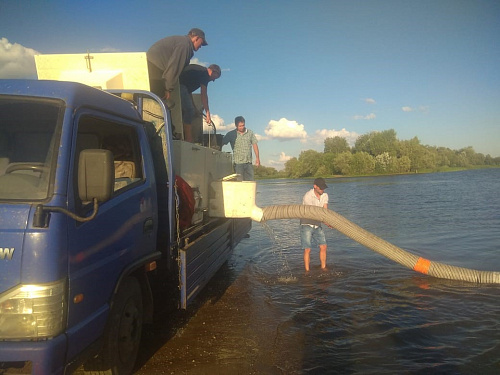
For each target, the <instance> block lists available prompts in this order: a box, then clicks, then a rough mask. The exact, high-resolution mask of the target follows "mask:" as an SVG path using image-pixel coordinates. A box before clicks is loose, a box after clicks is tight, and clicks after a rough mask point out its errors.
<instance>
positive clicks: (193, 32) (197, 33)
mask: <svg viewBox="0 0 500 375" xmlns="http://www.w3.org/2000/svg"><path fill="white" fill-rule="evenodd" d="M188 35H192V36H199V37H200V38H201V39H203V43H202V44H201V45H202V46H206V45H208V43H207V40H206V39H205V33H204V32H203V30H201V29H198V28H196V27H195V28H193V29H191V30H189V33H188Z"/></svg>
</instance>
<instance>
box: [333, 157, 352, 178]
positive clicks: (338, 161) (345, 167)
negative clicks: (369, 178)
mask: <svg viewBox="0 0 500 375" xmlns="http://www.w3.org/2000/svg"><path fill="white" fill-rule="evenodd" d="M352 157H353V155H352V154H351V153H350V152H349V151H346V152H343V153H341V154H338V155H337V156H336V157H335V159H334V172H335V173H337V174H341V175H344V176H345V175H350V174H351V173H352V166H351V162H352Z"/></svg>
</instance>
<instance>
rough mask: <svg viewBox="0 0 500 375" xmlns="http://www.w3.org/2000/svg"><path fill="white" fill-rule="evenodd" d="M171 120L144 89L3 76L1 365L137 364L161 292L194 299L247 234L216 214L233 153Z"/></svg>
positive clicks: (118, 370)
mask: <svg viewBox="0 0 500 375" xmlns="http://www.w3.org/2000/svg"><path fill="white" fill-rule="evenodd" d="M151 103H154V106H155V108H160V111H159V113H153V112H154V111H153V112H152V111H151V110H149V109H148V105H151ZM148 117H149V119H148ZM170 122H171V120H170V113H169V111H168V110H167V109H166V108H165V106H164V104H163V102H162V101H161V100H160V98H158V97H157V96H156V95H154V94H152V93H151V92H149V91H147V90H125V89H123V90H109V91H105V90H101V89H98V88H94V87H90V86H89V85H85V84H82V83H76V82H67V81H66V82H65V81H55V80H0V373H2V374H9V373H16V374H65V373H72V372H74V371H75V369H77V368H80V369H81V368H82V366H83V368H84V369H85V371H89V372H91V373H112V374H128V373H131V372H132V371H133V368H134V363H135V361H136V357H137V353H138V349H139V342H140V339H141V330H142V326H143V324H145V323H148V322H153V320H154V316H155V315H154V313H155V310H154V309H155V307H156V306H157V303H158V297H157V296H159V298H160V299H162V298H163V297H164V296H165V298H166V296H167V295H171V294H172V293H175V294H177V295H178V297H176V301H177V304H178V307H179V308H186V307H187V305H188V304H189V302H190V301H192V300H193V299H194V298H195V296H196V295H197V294H198V293H199V292H200V291H201V290H202V289H203V287H204V286H205V285H206V284H207V283H208V281H209V280H210V279H211V278H212V276H213V275H214V274H215V273H216V272H217V270H218V269H219V268H220V267H221V265H222V264H223V263H224V262H226V261H227V259H228V258H229V256H230V255H231V252H232V250H233V249H234V247H235V246H236V244H237V243H238V242H239V241H240V240H241V239H242V238H244V237H245V236H246V235H247V233H248V231H249V230H250V227H251V222H250V220H249V219H228V218H218V217H210V215H209V212H208V210H207V209H206V206H207V202H208V201H209V199H210V194H212V192H211V189H210V184H211V183H212V182H213V181H216V180H220V179H222V178H223V177H224V176H227V175H230V174H231V173H232V170H231V168H232V163H231V155H230V154H228V153H223V152H221V151H219V150H217V149H216V148H213V147H205V146H203V145H198V144H192V143H187V142H184V141H182V140H177V139H174V138H175V136H174V133H173V131H172V124H171V123H170ZM186 163H187V166H186V165H185V164H186ZM190 164H192V165H193V169H191V168H190ZM197 171H198V172H197ZM183 174H184V176H183ZM200 175H202V176H200ZM190 181H194V182H190ZM196 181H200V182H199V183H197V182H196ZM194 185H199V186H194ZM186 197H187V198H186ZM186 200H187V201H186ZM186 207H187V209H186ZM186 212H187V213H186ZM186 215H187V216H186Z"/></svg>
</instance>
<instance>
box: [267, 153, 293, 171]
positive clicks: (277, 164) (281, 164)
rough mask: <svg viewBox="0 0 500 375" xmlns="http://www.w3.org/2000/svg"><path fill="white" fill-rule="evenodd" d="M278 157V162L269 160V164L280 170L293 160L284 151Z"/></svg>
mask: <svg viewBox="0 0 500 375" xmlns="http://www.w3.org/2000/svg"><path fill="white" fill-rule="evenodd" d="M277 156H278V160H273V159H269V160H268V162H267V163H268V165H269V166H271V167H273V168H276V169H278V170H280V169H283V168H284V167H285V163H286V162H287V161H288V160H290V159H291V158H292V156H288V155H286V154H285V153H284V152H283V151H281V152H280V154H279V155H277Z"/></svg>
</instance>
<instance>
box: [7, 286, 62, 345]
mask: <svg viewBox="0 0 500 375" xmlns="http://www.w3.org/2000/svg"><path fill="white" fill-rule="evenodd" d="M65 307H66V281H65V280H61V281H58V282H56V283H50V284H40V285H21V286H19V287H16V288H14V289H12V290H10V291H8V292H7V293H4V294H3V295H0V340H9V339H10V340H13V339H18V340H22V339H35V340H36V339H46V338H49V337H54V336H56V335H58V334H59V333H61V332H62V330H63V329H64V319H65Z"/></svg>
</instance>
